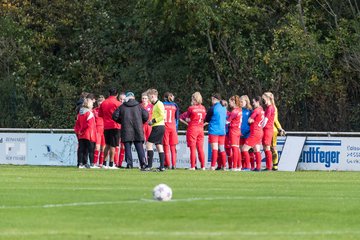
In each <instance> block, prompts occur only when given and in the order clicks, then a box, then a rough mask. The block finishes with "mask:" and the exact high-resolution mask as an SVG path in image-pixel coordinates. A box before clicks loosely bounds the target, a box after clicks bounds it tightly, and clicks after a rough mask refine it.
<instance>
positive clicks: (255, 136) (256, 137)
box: [245, 132, 263, 147]
mask: <svg viewBox="0 0 360 240" xmlns="http://www.w3.org/2000/svg"><path fill="white" fill-rule="evenodd" d="M262 136H263V133H262V132H256V133H250V136H249V137H248V138H247V139H246V141H245V144H246V145H248V146H250V147H254V146H255V145H261V139H262Z"/></svg>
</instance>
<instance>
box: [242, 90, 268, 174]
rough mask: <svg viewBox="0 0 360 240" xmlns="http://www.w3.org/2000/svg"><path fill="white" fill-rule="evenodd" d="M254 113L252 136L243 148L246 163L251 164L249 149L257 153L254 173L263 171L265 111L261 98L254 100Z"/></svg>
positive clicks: (250, 119) (251, 127) (251, 120)
mask: <svg viewBox="0 0 360 240" xmlns="http://www.w3.org/2000/svg"><path fill="white" fill-rule="evenodd" d="M252 102H253V106H254V111H253V112H252V114H251V116H250V118H249V123H250V136H249V137H248V139H246V141H245V144H244V146H243V149H242V152H243V155H244V156H245V159H246V160H245V161H246V162H250V155H249V149H250V148H253V149H254V151H255V159H256V168H254V171H260V170H261V153H260V144H261V139H262V137H263V129H262V126H263V121H264V110H263V108H262V107H261V105H260V104H261V97H260V96H257V97H255V98H253V100H252Z"/></svg>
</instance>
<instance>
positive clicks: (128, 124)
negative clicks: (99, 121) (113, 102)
mask: <svg viewBox="0 0 360 240" xmlns="http://www.w3.org/2000/svg"><path fill="white" fill-rule="evenodd" d="M148 117H149V115H148V112H147V111H146V110H145V109H143V108H142V107H141V105H140V103H139V102H138V101H136V100H135V96H134V93H132V92H127V93H126V98H125V102H124V103H123V104H122V105H121V106H120V107H119V108H118V109H117V110H116V111H115V112H114V115H113V119H114V120H116V121H117V122H118V123H120V124H121V142H122V143H124V145H125V159H126V162H127V168H132V167H133V159H132V154H131V145H132V143H134V145H135V148H136V152H137V154H138V157H139V163H140V167H141V168H144V167H145V152H144V148H143V144H144V141H145V138H144V129H143V124H144V123H145V122H146V121H147V120H148Z"/></svg>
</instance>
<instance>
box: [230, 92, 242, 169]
mask: <svg viewBox="0 0 360 240" xmlns="http://www.w3.org/2000/svg"><path fill="white" fill-rule="evenodd" d="M229 106H230V109H231V112H230V114H229V116H228V118H227V120H226V122H227V123H228V124H229V143H230V146H231V152H232V154H231V155H232V166H231V167H232V169H233V170H235V171H241V157H240V149H239V146H240V136H241V131H240V128H241V119H242V109H241V102H240V97H239V96H238V95H235V96H232V97H231V98H230V99H229ZM229 168H230V166H229Z"/></svg>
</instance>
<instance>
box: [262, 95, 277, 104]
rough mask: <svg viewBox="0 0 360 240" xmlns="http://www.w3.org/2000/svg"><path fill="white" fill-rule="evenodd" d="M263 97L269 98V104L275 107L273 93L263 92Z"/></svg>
mask: <svg viewBox="0 0 360 240" xmlns="http://www.w3.org/2000/svg"><path fill="white" fill-rule="evenodd" d="M262 96H263V97H265V98H267V99H269V100H270V104H271V105H273V106H274V107H275V101H274V95H273V94H272V93H271V92H264V94H263V95H262Z"/></svg>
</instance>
